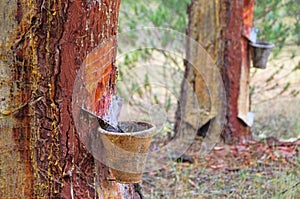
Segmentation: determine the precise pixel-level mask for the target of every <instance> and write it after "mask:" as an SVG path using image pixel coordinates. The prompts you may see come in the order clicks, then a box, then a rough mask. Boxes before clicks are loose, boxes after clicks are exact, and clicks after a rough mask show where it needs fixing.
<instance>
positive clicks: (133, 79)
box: [117, 0, 300, 198]
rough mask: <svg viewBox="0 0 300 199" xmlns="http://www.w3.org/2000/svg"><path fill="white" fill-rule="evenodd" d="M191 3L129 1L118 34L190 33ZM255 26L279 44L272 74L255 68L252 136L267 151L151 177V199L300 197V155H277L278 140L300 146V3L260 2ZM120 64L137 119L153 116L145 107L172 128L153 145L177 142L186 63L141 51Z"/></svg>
mask: <svg viewBox="0 0 300 199" xmlns="http://www.w3.org/2000/svg"><path fill="white" fill-rule="evenodd" d="M189 3H190V0H155V1H149V0H146V1H135V0H123V1H122V4H121V10H120V17H119V24H120V26H119V32H120V33H124V32H127V31H130V30H134V29H140V28H144V27H162V28H169V29H173V30H176V31H178V32H181V33H185V31H186V28H187V24H188V14H187V8H188V5H189ZM199 20H201V19H199ZM204 20H205V19H204ZM254 26H255V27H256V28H257V29H258V40H262V41H267V42H272V43H274V44H275V48H274V49H273V50H272V54H271V56H270V58H269V62H268V65H267V68H266V69H256V68H253V67H251V82H250V91H251V92H250V98H251V100H250V101H251V108H252V110H251V111H252V112H254V113H255V120H254V125H253V127H252V128H251V132H252V134H253V138H254V139H255V140H258V141H262V142H264V143H265V144H266V145H265V144H263V143H261V142H257V143H252V144H250V145H247V144H246V145H243V144H241V145H236V146H230V147H229V146H219V147H215V148H214V150H213V151H212V152H211V153H210V154H209V155H208V156H207V157H205V158H198V159H197V158H196V159H195V162H194V164H189V163H181V164H177V163H176V162H174V164H171V165H168V166H166V168H162V169H160V170H157V171H153V172H150V173H146V174H144V177H143V183H142V186H143V189H144V191H145V196H146V198H178V197H184V198H298V197H299V194H300V187H299V184H300V180H299V179H300V174H299V165H300V159H299V155H296V157H297V158H295V159H294V158H291V157H293V156H294V155H295V154H297V152H296V151H297V148H293V146H285V145H283V146H281V145H278V146H279V147H277V148H273V147H274V146H275V145H277V144H278V140H280V141H295V140H298V141H299V139H300V108H299V107H300V78H299V76H300V2H299V0H256V6H255V19H254ZM132 34H134V33H132ZM163 39H164V41H163V42H165V43H166V44H168V43H171V42H172V41H171V40H170V38H169V37H168V36H166V37H163ZM149 40H150V42H151V38H149ZM123 58H124V59H123ZM117 62H118V66H119V80H123V79H127V80H128V84H127V85H126V86H119V88H118V92H119V95H120V96H122V97H124V98H125V100H128V101H130V106H131V107H132V108H133V109H135V112H134V113H132V115H138V117H141V116H140V115H139V113H143V112H146V111H147V110H146V109H147V108H149V107H145V106H144V103H143V102H145V101H148V103H150V104H154V105H156V106H157V108H159V109H164V111H165V112H166V113H167V118H166V122H165V124H164V126H163V128H162V129H161V133H160V138H159V139H157V136H156V137H155V138H154V140H155V141H159V140H160V139H161V138H162V137H168V136H170V135H169V133H170V132H171V131H172V130H173V124H174V115H175V110H176V107H177V99H176V96H179V93H180V83H181V80H182V77H183V73H184V63H183V60H182V57H178V55H176V54H172V53H168V52H162V51H159V50H157V49H140V50H136V51H134V52H131V53H127V54H126V56H125V57H122V59H120V60H117ZM141 63H142V64H141ZM140 67H143V69H142V70H141V68H140ZM153 68H155V70H154V71H153ZM151 69H152V70H151ZM141 71H144V72H141ZM145 71H147V72H145ZM129 74H130V75H129ZM151 74H155V76H156V77H152V76H153V75H152V76H151ZM157 76H160V77H157ZM159 79H163V80H164V81H163V82H164V84H165V85H164V86H161V85H160V88H159V89H157V88H156V86H157V85H155V82H157V81H158V80H159ZM129 80H130V81H129ZM138 80H139V81H138ZM162 88H164V89H162ZM170 93H172V94H170ZM128 94H129V95H128ZM127 96H131V97H130V99H126V97H127ZM132 96H133V97H132ZM146 119H147V118H146ZM162 122H164V120H163V121H162ZM269 138H270V139H269ZM273 138H275V139H273ZM197 147H198V148H197ZM191 148H192V152H191V153H190V154H193V150H194V151H197V150H198V149H199V144H197V142H196V143H195V144H193V145H192V146H191ZM289 157H290V158H291V159H288V158H289ZM216 171H217V172H216Z"/></svg>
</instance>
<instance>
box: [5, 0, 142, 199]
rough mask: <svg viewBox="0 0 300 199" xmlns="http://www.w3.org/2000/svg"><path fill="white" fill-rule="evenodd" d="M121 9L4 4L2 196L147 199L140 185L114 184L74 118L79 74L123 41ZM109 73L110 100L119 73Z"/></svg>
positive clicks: (98, 4) (109, 3)
mask: <svg viewBox="0 0 300 199" xmlns="http://www.w3.org/2000/svg"><path fill="white" fill-rule="evenodd" d="M119 5H120V1H119V0H104V1H96V0H95V1H85V0H78V1H60V0H58V1H54V0H51V1H44V0H37V1H25V0H18V1H17V0H12V1H1V2H0V9H1V17H0V26H1V29H0V85H1V86H0V147H1V155H0V198H139V194H138V193H137V192H136V191H135V188H134V185H122V184H118V183H116V182H114V181H108V180H107V178H108V177H109V176H110V172H109V169H108V168H107V167H106V166H105V165H103V164H101V163H100V162H98V161H96V160H95V159H94V158H93V156H92V155H91V154H90V153H89V152H88V151H87V149H86V147H85V146H84V145H83V144H82V142H81V141H80V139H79V136H78V134H77V132H76V129H75V127H74V121H73V118H72V107H71V99H72V91H73V84H74V80H75V77H76V73H77V71H78V70H79V68H80V66H81V65H82V63H83V61H84V60H85V59H86V57H87V55H88V54H89V53H90V52H92V51H93V49H94V48H95V47H96V46H98V45H99V44H101V43H102V42H103V41H105V40H107V39H109V38H111V37H114V36H116V34H117V27H118V11H119ZM113 45H114V46H115V45H116V43H115V42H114V43H113ZM101 50H102V51H101ZM100 51H101V52H103V51H105V49H104V50H103V49H100ZM115 56H116V55H115V54H114V55H113V56H112V57H111V59H114V57H115ZM112 61H113V60H112ZM99 67H101V65H99ZM109 70H110V71H108V78H106V80H105V81H103V82H102V83H103V84H102V87H101V88H99V89H100V90H99V92H100V93H101V94H102V95H109V94H111V93H113V92H114V86H115V82H114V80H115V75H116V67H115V66H114V65H113V64H112V65H111V67H109ZM103 97H109V96H102V98H101V96H100V99H104V98H103ZM103 111H104V110H103Z"/></svg>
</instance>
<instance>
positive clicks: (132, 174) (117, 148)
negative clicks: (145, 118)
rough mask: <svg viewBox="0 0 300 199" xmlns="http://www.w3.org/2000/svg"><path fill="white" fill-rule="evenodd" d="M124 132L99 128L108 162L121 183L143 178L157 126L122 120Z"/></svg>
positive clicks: (121, 127)
mask: <svg viewBox="0 0 300 199" xmlns="http://www.w3.org/2000/svg"><path fill="white" fill-rule="evenodd" d="M119 127H120V129H122V131H123V132H111V131H109V130H105V129H103V128H101V127H100V128H99V129H98V131H99V132H100V137H101V140H102V142H103V146H104V152H105V156H106V164H107V165H108V167H109V168H110V171H111V172H112V174H113V177H114V178H115V180H116V181H117V182H119V183H126V184H127V183H128V184H129V183H130V184H131V183H138V182H140V181H141V180H142V173H143V169H144V167H145V163H146V159H147V154H148V150H149V147H150V144H151V141H152V137H153V135H154V133H155V126H154V125H152V124H149V123H146V122H133V121H130V122H120V123H119Z"/></svg>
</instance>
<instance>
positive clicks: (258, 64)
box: [250, 41, 274, 69]
mask: <svg viewBox="0 0 300 199" xmlns="http://www.w3.org/2000/svg"><path fill="white" fill-rule="evenodd" d="M250 46H251V49H250V50H251V56H252V62H253V66H254V67H255V68H261V69H265V68H266V67H267V62H268V58H269V56H270V53H271V51H272V48H274V44H272V43H269V42H263V41H257V42H256V43H252V42H250Z"/></svg>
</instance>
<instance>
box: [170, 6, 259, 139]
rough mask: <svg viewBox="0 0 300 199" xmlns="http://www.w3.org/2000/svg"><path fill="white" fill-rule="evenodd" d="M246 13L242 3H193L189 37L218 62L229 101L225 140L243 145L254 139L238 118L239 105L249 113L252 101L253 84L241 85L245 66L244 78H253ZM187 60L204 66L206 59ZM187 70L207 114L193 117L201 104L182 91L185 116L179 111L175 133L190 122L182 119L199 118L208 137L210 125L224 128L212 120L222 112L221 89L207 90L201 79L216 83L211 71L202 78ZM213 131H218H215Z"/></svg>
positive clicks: (190, 67) (224, 132) (201, 126)
mask: <svg viewBox="0 0 300 199" xmlns="http://www.w3.org/2000/svg"><path fill="white" fill-rule="evenodd" d="M252 2H254V1H252ZM247 3H248V1H247V0H246V1H245V4H247ZM243 9H244V2H243V1H239V0H216V1H205V0H193V1H192V3H191V5H190V6H189V10H188V14H189V25H188V29H187V35H188V36H189V37H190V38H192V39H194V40H196V41H197V42H199V43H200V44H202V46H203V47H204V48H205V49H206V50H207V52H208V53H209V54H210V56H211V57H212V59H213V60H215V65H216V66H217V67H218V68H219V72H220V73H221V74H222V78H223V81H224V86H225V93H226V98H227V101H226V104H224V106H225V107H226V109H227V113H226V122H225V126H224V129H223V131H222V137H223V138H224V140H225V141H226V142H228V143H232V142H239V141H242V140H244V139H248V138H250V137H251V135H250V130H249V128H248V126H247V125H246V124H245V123H244V122H243V121H242V120H241V119H239V118H238V115H239V108H240V107H239V105H241V104H244V105H241V107H244V106H245V109H247V111H249V101H248V100H247V99H248V98H249V95H248V93H247V90H248V87H249V81H248V79H245V78H244V79H245V81H246V82H245V81H243V84H242V85H241V84H240V80H241V74H242V72H241V71H242V63H243V69H244V70H246V72H244V73H243V76H246V77H247V78H249V77H248V74H249V62H245V60H244V59H246V61H247V60H248V46H247V41H246V40H245V39H243V25H244V22H243ZM250 14H251V13H250ZM252 16H253V10H252ZM250 19H251V18H250ZM251 25H252V24H251ZM248 28H249V27H248ZM250 29H251V27H250ZM245 41H246V45H243V46H242V43H243V42H244V43H243V44H245ZM188 48H189V46H188ZM242 52H243V53H242ZM187 57H188V58H189V59H193V60H194V61H193V62H194V63H200V64H201V61H202V60H201V59H202V57H199V56H198V57H197V56H193V55H191V54H190V52H187ZM243 57H244V58H243ZM185 67H186V70H185V78H186V79H187V81H188V82H189V84H191V85H192V87H193V88H194V89H193V90H191V91H192V92H195V93H196V95H197V102H198V103H200V108H201V109H202V110H205V111H202V112H201V113H200V114H198V115H194V116H189V114H190V113H191V112H192V111H191V109H193V107H195V103H197V102H195V101H193V100H191V97H190V96H191V95H192V94H191V93H188V92H187V91H185V90H184V88H183V87H182V91H181V99H180V102H181V107H180V109H181V111H183V113H182V112H180V110H179V109H178V110H177V114H176V120H177V121H176V124H175V131H176V130H177V129H178V126H179V125H180V124H182V123H185V122H188V121H186V120H183V118H182V115H184V117H185V118H192V117H198V118H199V119H200V128H199V129H198V134H199V135H201V134H203V133H204V134H205V132H202V131H207V129H206V128H207V126H208V125H209V124H211V125H212V126H214V125H220V124H214V123H215V122H214V121H215V120H212V119H213V118H215V117H216V115H217V114H218V110H215V108H214V107H216V106H217V105H216V104H217V103H219V102H218V101H219V100H221V99H217V98H215V97H214V96H218V95H216V94H214V93H216V92H219V91H218V90H217V86H215V87H212V89H211V88H207V86H206V83H205V81H204V79H203V76H201V75H205V76H207V77H206V78H207V79H206V80H208V81H210V82H216V81H215V80H216V79H215V78H216V74H213V73H214V72H213V73H211V72H209V71H208V73H205V74H199V72H198V71H197V70H195V68H194V67H192V66H190V65H189V64H188V63H186V64H185ZM241 86H242V87H241ZM245 90H246V91H245ZM244 92H246V94H245V93H244ZM211 96H212V97H211ZM241 96H243V97H244V98H245V99H246V100H244V101H243V103H240V104H239V97H241ZM212 129H213V130H214V129H215V128H212Z"/></svg>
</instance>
